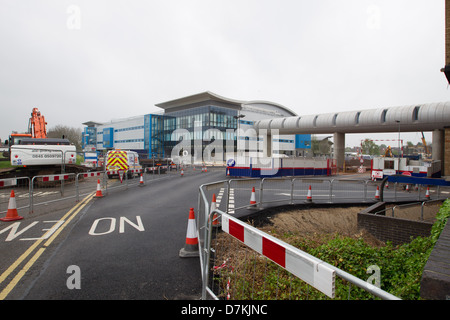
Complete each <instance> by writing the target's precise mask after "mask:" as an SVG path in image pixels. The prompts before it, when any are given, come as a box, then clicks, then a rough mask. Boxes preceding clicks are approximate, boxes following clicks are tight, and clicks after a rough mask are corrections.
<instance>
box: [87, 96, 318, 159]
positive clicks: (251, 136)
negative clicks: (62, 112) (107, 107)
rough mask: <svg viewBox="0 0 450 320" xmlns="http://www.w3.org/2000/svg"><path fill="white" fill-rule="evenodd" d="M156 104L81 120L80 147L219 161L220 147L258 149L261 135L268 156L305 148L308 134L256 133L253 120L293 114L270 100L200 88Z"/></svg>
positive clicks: (232, 149) (307, 144)
mask: <svg viewBox="0 0 450 320" xmlns="http://www.w3.org/2000/svg"><path fill="white" fill-rule="evenodd" d="M156 106H157V107H159V108H161V109H162V110H163V112H161V113H158V114H147V115H143V116H137V117H133V118H128V119H120V120H113V121H110V122H107V123H98V122H93V121H89V122H85V123H83V124H84V125H86V127H85V128H84V131H83V139H82V142H83V148H84V149H85V150H86V151H92V150H96V151H107V150H110V149H124V150H133V151H137V152H139V153H140V154H142V155H143V156H145V155H148V157H173V155H174V152H175V153H176V154H177V155H182V154H184V155H186V153H187V154H190V155H194V153H196V152H197V155H198V153H201V154H202V155H203V154H204V153H205V151H206V152H209V153H212V155H213V156H215V157H216V158H217V157H219V156H220V155H219V153H222V152H223V155H222V156H221V157H222V158H223V160H226V155H225V153H226V152H236V151H237V150H238V149H240V150H243V151H245V152H253V154H255V153H261V152H262V150H263V147H262V144H263V143H264V139H267V137H269V139H273V146H274V147H273V154H274V155H277V154H281V155H286V156H295V155H298V154H300V155H303V154H302V153H304V151H305V150H309V149H310V148H311V136H310V135H307V134H304V135H282V136H279V135H276V134H273V133H272V135H269V136H258V134H256V131H255V130H254V129H253V123H254V121H257V120H262V119H273V118H277V117H289V116H295V115H296V114H295V113H294V112H293V111H291V110H289V109H287V108H286V107H283V106H281V105H279V104H275V103H272V102H267V101H239V100H233V99H228V98H224V97H222V96H219V95H217V94H214V93H212V92H203V93H199V94H196V95H192V96H188V97H183V98H179V99H176V100H171V101H167V102H163V103H159V104H156ZM220 149H221V150H220ZM219 150H220V151H221V152H218V151H219ZM216 152H217V153H216Z"/></svg>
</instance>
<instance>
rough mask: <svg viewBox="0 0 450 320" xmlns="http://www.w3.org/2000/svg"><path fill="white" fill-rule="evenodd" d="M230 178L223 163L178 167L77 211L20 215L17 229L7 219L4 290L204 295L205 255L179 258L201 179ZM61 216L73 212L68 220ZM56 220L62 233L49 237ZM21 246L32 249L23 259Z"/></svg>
mask: <svg viewBox="0 0 450 320" xmlns="http://www.w3.org/2000/svg"><path fill="white" fill-rule="evenodd" d="M224 178H225V173H224V170H210V171H209V172H208V173H198V172H196V173H193V172H191V173H189V172H186V173H185V175H184V176H183V177H180V175H178V174H174V175H172V176H170V177H169V176H167V177H163V178H162V179H160V180H155V181H149V183H147V184H146V185H145V186H144V187H139V186H134V187H130V188H128V189H126V190H123V189H122V190H117V191H116V190H112V191H109V192H108V194H107V195H105V197H103V198H97V199H91V200H89V199H86V201H85V202H80V203H79V204H78V207H76V208H74V210H72V211H67V212H56V213H52V214H48V215H45V216H40V217H37V218H35V219H33V218H27V219H24V220H20V221H19V222H20V225H19V224H18V223H19V222H14V223H15V224H16V225H15V226H16V229H15V230H12V229H14V228H13V227H11V228H9V229H7V230H5V228H7V227H8V226H11V225H13V224H14V223H11V222H10V223H9V224H5V223H3V224H1V225H0V232H1V231H2V230H3V232H2V234H1V236H2V238H0V241H2V242H1V243H0V250H1V252H2V256H3V258H4V259H3V262H2V273H3V274H2V278H0V282H1V283H0V285H1V287H0V289H1V290H2V296H0V298H3V299H40V300H41V299H48V300H67V299H77V300H84V299H89V300H96V299H98V300H109V299H126V300H136V299H139V300H146V299H149V300H177V299H199V298H200V296H201V285H202V283H201V274H200V263H199V259H198V258H180V257H179V250H180V249H181V248H183V247H184V245H185V241H186V228H187V222H188V214H189V208H191V207H193V208H195V209H196V207H197V205H198V204H197V202H198V187H199V186H200V185H201V184H204V183H208V182H213V181H217V180H221V179H224ZM63 213H64V214H66V216H65V217H63V218H61V216H62V214H63ZM60 219H63V220H64V221H68V220H69V219H71V220H70V221H69V223H68V224H67V225H62V226H61V224H62V222H58V221H59V220H60ZM38 220H39V221H38ZM26 227H28V229H25V228H26ZM52 228H54V229H56V230H57V231H58V232H59V233H58V232H55V233H52V236H51V237H49V238H47V239H45V240H42V234H43V232H44V231H45V230H48V229H52ZM11 230H12V231H11ZM22 230H25V231H24V232H23V233H20V232H21V231H22ZM8 238H9V239H8ZM52 238H53V240H52ZM48 241H51V242H50V243H49V244H47V242H48ZM12 248H14V250H12ZM14 252H16V253H15V254H14ZM17 252H19V253H21V254H22V253H23V254H22V256H21V257H23V256H24V255H26V254H27V252H28V255H26V257H25V258H24V259H22V260H21V259H20V257H18V256H19V254H18V253H17ZM13 267H15V269H13V270H12V271H11V272H9V273H8V270H11V268H13Z"/></svg>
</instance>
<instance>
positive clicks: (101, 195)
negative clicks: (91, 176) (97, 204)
mask: <svg viewBox="0 0 450 320" xmlns="http://www.w3.org/2000/svg"><path fill="white" fill-rule="evenodd" d="M94 198H103V193H102V188H101V186H100V179H98V180H97V192H96V193H95V196H94Z"/></svg>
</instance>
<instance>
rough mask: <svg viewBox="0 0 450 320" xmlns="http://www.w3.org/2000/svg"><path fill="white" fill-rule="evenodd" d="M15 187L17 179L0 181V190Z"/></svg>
mask: <svg viewBox="0 0 450 320" xmlns="http://www.w3.org/2000/svg"><path fill="white" fill-rule="evenodd" d="M15 185H17V179H14V178H13V179H2V180H0V188H1V187H11V186H15Z"/></svg>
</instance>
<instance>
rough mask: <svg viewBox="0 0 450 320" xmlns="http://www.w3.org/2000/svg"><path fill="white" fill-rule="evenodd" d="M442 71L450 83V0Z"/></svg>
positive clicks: (446, 11)
mask: <svg viewBox="0 0 450 320" xmlns="http://www.w3.org/2000/svg"><path fill="white" fill-rule="evenodd" d="M441 72H444V74H445V77H446V78H447V81H448V83H449V84H450V0H445V67H444V68H442V69H441Z"/></svg>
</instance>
